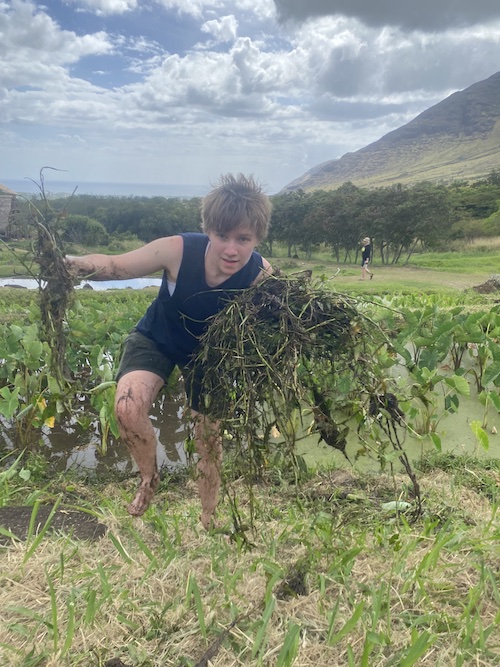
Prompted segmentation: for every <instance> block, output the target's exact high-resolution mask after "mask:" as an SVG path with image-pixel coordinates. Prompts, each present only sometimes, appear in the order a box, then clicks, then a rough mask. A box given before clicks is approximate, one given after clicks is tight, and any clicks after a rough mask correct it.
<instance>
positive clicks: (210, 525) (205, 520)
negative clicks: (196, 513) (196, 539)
mask: <svg viewBox="0 0 500 667" xmlns="http://www.w3.org/2000/svg"><path fill="white" fill-rule="evenodd" d="M200 521H201V525H202V526H203V528H204V529H205V530H213V529H214V528H217V524H216V522H215V514H210V513H209V512H202V513H201V515H200Z"/></svg>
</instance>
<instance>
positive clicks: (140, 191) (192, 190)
mask: <svg viewBox="0 0 500 667" xmlns="http://www.w3.org/2000/svg"><path fill="white" fill-rule="evenodd" d="M33 180H35V181H36V179H33ZM0 184H1V185H4V186H5V187H7V188H9V189H10V190H13V191H14V192H18V193H19V194H24V195H27V194H28V195H32V194H38V193H39V192H40V190H39V188H38V185H37V184H36V183H34V182H33V181H32V180H30V179H29V178H24V179H14V180H13V179H10V178H2V177H1V176H0ZM44 186H45V192H46V194H47V195H52V196H53V195H70V194H71V193H72V192H73V190H74V189H75V187H76V188H77V190H76V194H77V195H101V196H115V197H203V196H204V195H205V194H206V193H207V192H208V190H209V189H210V188H209V186H207V185H175V184H172V183H93V182H88V181H87V182H85V181H84V182H82V181H80V182H79V181H56V180H52V179H51V178H50V175H49V174H45V183H44Z"/></svg>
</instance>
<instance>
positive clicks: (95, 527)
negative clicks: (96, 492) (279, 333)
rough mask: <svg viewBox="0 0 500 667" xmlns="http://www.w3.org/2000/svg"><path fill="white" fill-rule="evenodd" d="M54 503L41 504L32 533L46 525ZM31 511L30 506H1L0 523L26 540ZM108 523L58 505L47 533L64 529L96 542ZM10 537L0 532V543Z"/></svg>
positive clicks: (6, 542) (2, 526)
mask: <svg viewBox="0 0 500 667" xmlns="http://www.w3.org/2000/svg"><path fill="white" fill-rule="evenodd" d="M52 509H53V505H40V507H39V508H38V512H37V514H36V519H35V533H38V532H40V530H41V529H42V528H43V527H44V526H45V524H46V523H47V520H48V519H49V516H50V513H51V511H52ZM32 514H33V507H30V506H23V505H13V506H10V507H9V506H7V507H0V527H1V528H4V529H5V530H8V531H10V532H11V533H12V534H13V535H15V536H16V538H17V539H18V540H26V538H27V537H28V530H29V525H30V521H31V516H32ZM106 531H107V527H106V526H105V525H104V524H102V523H99V521H98V520H97V518H96V517H95V516H92V515H91V514H87V512H82V511H80V510H74V509H69V508H65V507H58V508H57V510H56V511H55V512H54V515H53V516H52V519H51V520H50V525H49V528H48V530H47V533H52V534H54V533H65V534H67V535H71V537H73V538H75V539H79V540H90V541H91V542H95V541H97V540H99V539H100V538H101V537H103V536H104V535H105V533H106ZM11 541H12V538H10V537H8V536H7V535H0V545H8V544H10V543H11Z"/></svg>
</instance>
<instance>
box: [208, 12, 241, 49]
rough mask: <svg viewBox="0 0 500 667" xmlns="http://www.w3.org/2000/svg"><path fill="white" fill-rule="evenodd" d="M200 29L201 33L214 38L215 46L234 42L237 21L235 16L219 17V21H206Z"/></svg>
mask: <svg viewBox="0 0 500 667" xmlns="http://www.w3.org/2000/svg"><path fill="white" fill-rule="evenodd" d="M200 29H201V31H202V32H206V33H208V34H209V35H212V36H213V37H215V42H214V43H215V44H221V43H224V42H234V40H235V39H236V36H237V34H238V21H237V20H236V17H235V16H233V15H232V14H230V15H229V16H221V18H220V19H212V20H211V21H206V22H205V23H203V24H202V25H201V27H200Z"/></svg>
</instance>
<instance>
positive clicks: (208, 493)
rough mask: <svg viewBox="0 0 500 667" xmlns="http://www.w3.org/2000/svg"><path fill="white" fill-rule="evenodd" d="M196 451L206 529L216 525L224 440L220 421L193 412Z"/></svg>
mask: <svg viewBox="0 0 500 667" xmlns="http://www.w3.org/2000/svg"><path fill="white" fill-rule="evenodd" d="M193 415H194V427H195V440H196V452H197V454H198V457H199V458H198V463H197V466H196V467H197V472H198V475H197V479H196V483H197V486H198V494H199V496H200V501H201V516H200V520H201V523H202V524H203V527H204V528H205V529H206V530H209V528H212V527H214V523H215V509H216V507H217V502H218V500H219V490H220V485H221V466H222V441H221V437H220V434H219V424H218V422H211V421H209V420H208V419H205V418H204V417H203V415H200V414H198V413H195V412H193Z"/></svg>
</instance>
